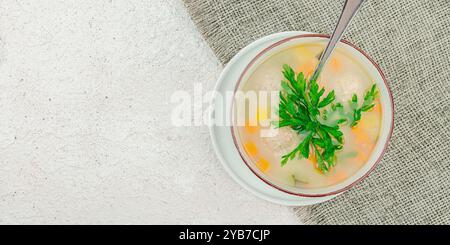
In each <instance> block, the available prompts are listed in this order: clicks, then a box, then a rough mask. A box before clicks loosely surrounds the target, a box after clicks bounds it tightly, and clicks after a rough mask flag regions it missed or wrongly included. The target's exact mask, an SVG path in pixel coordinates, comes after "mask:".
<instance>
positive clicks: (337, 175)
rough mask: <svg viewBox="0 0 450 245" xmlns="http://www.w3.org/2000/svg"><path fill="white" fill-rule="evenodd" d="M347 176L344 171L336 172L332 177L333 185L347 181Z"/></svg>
mask: <svg viewBox="0 0 450 245" xmlns="http://www.w3.org/2000/svg"><path fill="white" fill-rule="evenodd" d="M347 177H348V176H347V174H346V173H345V172H344V171H336V172H334V173H333V175H332V179H333V181H334V183H339V182H342V181H344V180H345V179H347Z"/></svg>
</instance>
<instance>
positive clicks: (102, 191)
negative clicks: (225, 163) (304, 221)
mask: <svg viewBox="0 0 450 245" xmlns="http://www.w3.org/2000/svg"><path fill="white" fill-rule="evenodd" d="M221 69H222V67H221V66H220V65H219V63H218V61H217V60H216V58H215V57H214V55H213V54H212V52H211V51H210V49H209V48H208V47H207V46H206V44H205V43H204V41H203V40H202V39H201V37H200V35H199V34H198V33H197V31H196V29H195V27H194V26H193V24H192V22H191V21H190V19H189V17H188V15H187V13H186V11H185V9H184V6H183V5H182V3H181V2H179V1H177V0H166V1H165V0H127V1H125V0H123V1H116V0H109V1H104V0H96V1H92V0H83V1H81V0H64V1H61V0H40V1H13V0H0V224H221V223H224V224H296V223H297V220H296V218H295V217H294V215H293V211H292V210H291V208H288V207H282V206H278V205H274V204H271V203H268V202H266V201H262V200H260V199H258V198H256V197H254V196H253V195H251V194H250V193H248V192H247V191H245V190H244V189H242V188H241V187H240V186H238V185H237V184H236V183H235V182H234V181H233V180H232V179H231V178H230V177H229V176H228V175H227V174H226V172H225V171H224V169H223V168H222V166H221V165H220V163H219V161H218V159H217V158H216V156H215V154H214V152H213V149H212V146H211V142H210V139H209V133H208V129H207V128H206V127H204V126H203V127H189V128H187V127H180V128H177V127H173V126H171V124H170V112H171V110H172V108H173V107H174V105H173V104H171V103H170V100H169V98H170V96H171V95H172V93H173V92H175V91H176V90H186V91H189V92H192V91H193V87H194V83H196V82H199V83H202V84H203V88H204V90H210V89H212V88H213V86H214V84H215V80H216V79H217V78H218V76H219V74H220V72H221Z"/></svg>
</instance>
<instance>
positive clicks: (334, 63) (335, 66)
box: [329, 58, 342, 73]
mask: <svg viewBox="0 0 450 245" xmlns="http://www.w3.org/2000/svg"><path fill="white" fill-rule="evenodd" d="M329 64H330V68H331V70H332V71H333V72H336V73H337V72H340V71H341V70H342V62H341V60H340V59H338V58H331V59H330V63H329Z"/></svg>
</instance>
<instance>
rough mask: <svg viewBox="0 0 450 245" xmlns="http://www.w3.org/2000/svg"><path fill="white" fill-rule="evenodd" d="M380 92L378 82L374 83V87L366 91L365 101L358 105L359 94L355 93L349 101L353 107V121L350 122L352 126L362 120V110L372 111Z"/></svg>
mask: <svg viewBox="0 0 450 245" xmlns="http://www.w3.org/2000/svg"><path fill="white" fill-rule="evenodd" d="M378 95H379V92H378V89H377V86H376V84H373V85H372V87H371V88H370V89H369V90H368V91H367V92H366V94H365V95H364V101H363V103H362V105H361V106H360V107H359V106H358V96H357V95H356V94H353V96H352V100H351V101H350V102H349V103H350V107H351V108H352V109H353V121H352V123H351V124H350V126H351V127H355V126H356V125H357V124H358V122H359V121H360V120H361V114H362V112H367V111H370V110H371V109H372V108H373V107H374V106H375V103H374V101H375V99H376V98H377V97H378Z"/></svg>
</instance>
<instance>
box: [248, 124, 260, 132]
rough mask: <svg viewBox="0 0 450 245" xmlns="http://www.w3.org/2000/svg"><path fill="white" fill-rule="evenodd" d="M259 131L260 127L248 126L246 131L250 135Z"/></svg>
mask: <svg viewBox="0 0 450 245" xmlns="http://www.w3.org/2000/svg"><path fill="white" fill-rule="evenodd" d="M258 129H259V128H258V126H250V125H248V124H246V125H245V131H247V133H250V134H254V133H256V132H258Z"/></svg>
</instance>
